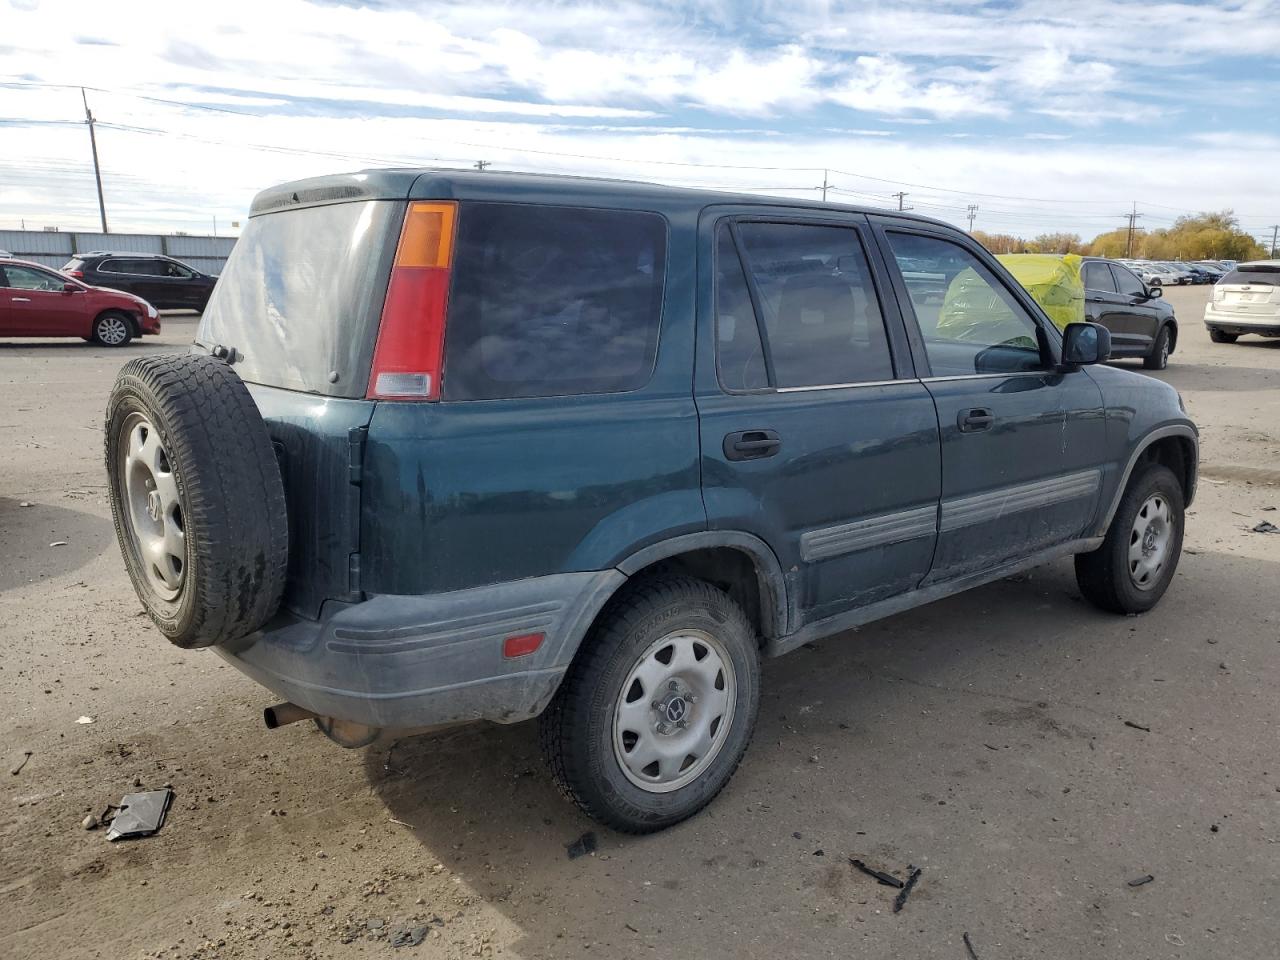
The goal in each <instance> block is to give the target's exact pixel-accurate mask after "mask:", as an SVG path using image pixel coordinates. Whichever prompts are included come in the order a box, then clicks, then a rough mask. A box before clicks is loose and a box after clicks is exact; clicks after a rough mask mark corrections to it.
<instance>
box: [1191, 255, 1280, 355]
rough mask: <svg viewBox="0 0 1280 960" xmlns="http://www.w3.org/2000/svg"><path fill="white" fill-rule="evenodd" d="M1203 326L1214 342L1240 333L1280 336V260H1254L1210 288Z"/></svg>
mask: <svg viewBox="0 0 1280 960" xmlns="http://www.w3.org/2000/svg"><path fill="white" fill-rule="evenodd" d="M1204 325H1205V326H1206V327H1208V328H1209V339H1210V340H1212V341H1213V342H1214V343H1235V341H1236V338H1237V337H1239V336H1240V335H1241V334H1242V333H1256V334H1258V335H1260V336H1263V337H1280V260H1254V261H1253V262H1251V263H1242V264H1240V265H1239V266H1237V267H1235V268H1234V269H1232V270H1231V271H1230V272H1229V273H1227V275H1226V276H1224V277H1223V278H1222V279H1221V280H1219V281H1218V282H1217V283H1216V284H1215V285H1214V287H1213V296H1212V297H1210V299H1209V303H1208V304H1207V305H1206V306H1205V308H1204Z"/></svg>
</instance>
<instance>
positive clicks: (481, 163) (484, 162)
mask: <svg viewBox="0 0 1280 960" xmlns="http://www.w3.org/2000/svg"><path fill="white" fill-rule="evenodd" d="M487 166H489V161H488V160H477V161H476V169H477V170H483V169H484V168H485V167H487Z"/></svg>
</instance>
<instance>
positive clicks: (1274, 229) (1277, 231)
mask: <svg viewBox="0 0 1280 960" xmlns="http://www.w3.org/2000/svg"><path fill="white" fill-rule="evenodd" d="M1277 236H1280V223H1273V224H1272V225H1271V259H1272V260H1274V259H1275V257H1276V237H1277Z"/></svg>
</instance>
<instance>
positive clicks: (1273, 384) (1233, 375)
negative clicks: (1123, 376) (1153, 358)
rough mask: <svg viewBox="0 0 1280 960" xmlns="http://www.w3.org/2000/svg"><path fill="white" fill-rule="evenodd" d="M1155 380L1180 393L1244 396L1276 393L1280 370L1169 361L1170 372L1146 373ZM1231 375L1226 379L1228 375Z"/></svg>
mask: <svg viewBox="0 0 1280 960" xmlns="http://www.w3.org/2000/svg"><path fill="white" fill-rule="evenodd" d="M1131 369H1134V370H1135V371H1136V372H1138V373H1146V374H1148V375H1149V376H1154V377H1155V378H1156V379H1159V380H1164V381H1165V382H1167V383H1172V384H1173V385H1174V386H1176V387H1177V388H1178V389H1179V390H1193V391H1201V392H1205V393H1242V392H1248V391H1253V390H1275V389H1276V388H1277V387H1280V369H1277V368H1275V367H1235V366H1233V367H1229V368H1228V367H1222V366H1216V365H1214V364H1208V363H1178V362H1177V360H1170V361H1169V366H1168V369H1165V370H1143V369H1142V368H1141V367H1140V366H1138V367H1133V368H1131ZM1228 370H1229V371H1230V375H1229V376H1227V375H1224V374H1225V373H1226V372H1227V371H1228Z"/></svg>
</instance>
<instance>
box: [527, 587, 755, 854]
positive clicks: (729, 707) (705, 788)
mask: <svg viewBox="0 0 1280 960" xmlns="http://www.w3.org/2000/svg"><path fill="white" fill-rule="evenodd" d="M664 654H665V657H666V659H665V661H664ZM759 707H760V653H759V648H758V645H757V643H756V636H755V631H754V630H753V629H752V628H751V625H750V623H749V622H748V621H747V618H746V616H745V615H744V614H743V612H742V609H741V608H740V607H739V606H738V605H737V604H736V603H734V602H733V600H731V599H730V598H729V597H728V596H727V595H726V594H725V593H724V592H722V591H721V590H718V589H717V588H715V587H713V586H712V585H711V584H709V583H706V582H704V581H701V580H695V579H692V578H688V577H664V578H661V579H656V580H651V581H648V582H645V583H641V584H639V585H637V586H635V587H633V588H631V589H629V590H628V591H627V592H626V593H625V594H623V595H622V596H621V597H618V598H615V599H614V600H613V601H611V602H610V604H609V606H608V607H607V608H606V610H605V612H604V613H603V614H602V615H601V617H600V620H599V621H597V623H596V625H595V627H594V628H593V629H592V632H591V634H590V635H588V637H587V639H586V640H585V641H583V647H582V649H581V651H579V653H578V656H577V658H576V659H575V660H574V662H573V665H572V666H571V667H570V668H569V672H568V674H567V675H566V676H565V679H564V682H563V683H562V684H561V687H560V690H559V691H558V692H557V694H556V696H555V699H554V700H552V702H551V705H550V706H549V707H548V708H547V710H546V712H545V713H543V715H542V718H541V720H540V722H539V733H540V738H541V741H542V748H543V753H544V754H545V756H546V759H547V763H548V765H549V766H550V767H551V772H552V775H553V776H554V777H555V779H556V782H557V783H558V784H559V786H560V788H561V790H562V791H563V792H564V793H565V795H566V796H567V797H568V798H569V799H570V800H572V801H573V802H574V803H576V804H577V805H578V806H579V807H580V808H581V809H582V810H583V811H584V812H585V813H586V814H587V815H588V816H589V817H591V818H593V819H594V820H597V821H599V822H600V823H603V824H605V825H607V826H610V827H613V828H614V829H615V830H620V831H622V832H624V833H651V832H653V831H655V830H661V829H663V828H664V827H669V826H671V825H672V824H675V823H679V822H680V821H681V820H684V819H686V818H688V817H691V816H693V815H694V814H695V813H697V812H698V811H699V810H701V809H702V808H703V807H704V806H706V805H707V804H708V803H710V802H711V800H712V799H713V798H714V797H715V796H716V794H718V793H719V792H720V790H721V789H722V788H723V787H724V785H725V784H726V783H728V782H729V778H730V777H732V776H733V773H734V771H735V770H736V769H737V768H738V764H739V762H740V761H741V760H742V755H743V754H744V753H745V752H746V749H747V745H748V744H749V743H750V742H751V735H752V733H753V731H754V729H755V722H756V714H757V713H758V712H759ZM649 757H653V758H654V759H653V760H652V762H647V760H648V758H649Z"/></svg>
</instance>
